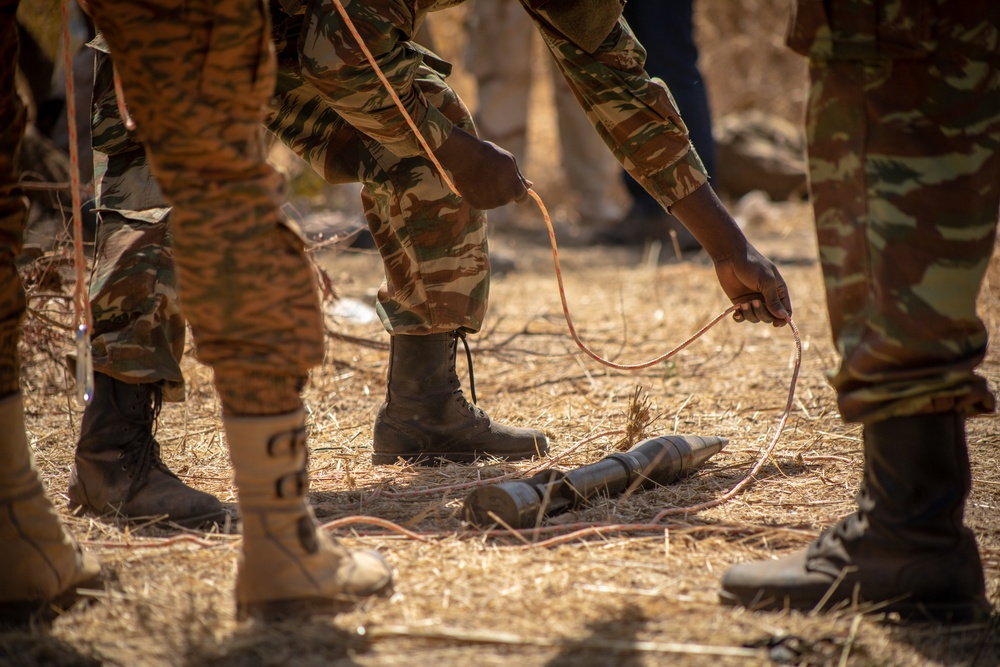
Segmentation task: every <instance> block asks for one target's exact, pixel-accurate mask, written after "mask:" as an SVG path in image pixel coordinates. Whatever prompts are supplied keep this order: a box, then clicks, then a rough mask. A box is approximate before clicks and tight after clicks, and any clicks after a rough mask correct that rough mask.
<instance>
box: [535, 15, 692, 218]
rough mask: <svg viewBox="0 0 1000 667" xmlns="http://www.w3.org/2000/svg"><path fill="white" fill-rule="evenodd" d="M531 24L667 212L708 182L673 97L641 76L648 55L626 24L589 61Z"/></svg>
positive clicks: (622, 158)
mask: <svg viewBox="0 0 1000 667" xmlns="http://www.w3.org/2000/svg"><path fill="white" fill-rule="evenodd" d="M529 13H531V12H529ZM532 18H533V20H534V21H535V24H536V25H537V27H538V30H539V32H541V34H542V37H543V39H544V41H545V43H546V46H547V47H548V48H549V51H550V53H551V54H552V56H553V58H554V60H555V62H556V65H557V66H558V67H559V70H560V71H561V72H562V74H563V77H564V78H565V79H566V81H567V83H568V84H569V87H570V88H571V89H572V90H573V93H574V94H575V95H576V98H577V100H578V101H579V102H580V105H581V107H582V108H583V110H584V111H585V112H586V113H587V116H588V118H589V119H590V121H591V123H592V124H593V125H594V127H595V128H596V129H597V132H598V134H600V136H601V138H602V139H603V140H604V143H605V144H606V145H607V146H608V148H609V149H610V150H611V152H612V153H613V154H614V156H615V158H616V159H617V160H618V162H619V163H620V164H621V165H622V166H623V167H624V168H625V170H626V171H628V172H629V174H631V175H632V176H633V177H634V178H635V179H636V180H637V181H638V182H639V183H640V184H641V185H642V186H643V187H644V188H645V189H646V190H647V191H648V192H650V194H652V195H653V196H654V197H655V198H656V199H657V200H658V201H659V202H660V203H661V204H662V205H663V206H664V208H666V207H670V206H672V205H673V204H674V202H676V201H677V200H679V199H682V198H684V197H686V196H688V195H690V194H691V193H692V192H694V191H695V190H697V189H698V188H700V187H701V186H702V185H703V184H704V183H705V182H707V180H708V179H707V176H706V174H705V168H704V166H703V165H702V163H701V160H700V158H699V157H698V155H697V152H695V150H694V148H693V147H692V145H691V142H690V140H689V138H688V130H687V127H686V126H685V125H684V122H683V121H682V120H681V117H680V114H679V113H678V111H677V109H676V107H675V106H674V104H673V102H672V100H671V98H670V94H669V93H668V91H667V89H666V87H665V86H664V84H663V82H662V81H660V80H659V79H651V78H650V76H649V75H648V74H647V73H646V71H645V70H644V69H643V64H644V62H645V55H646V54H645V50H644V49H643V47H642V45H640V44H639V43H638V42H637V41H636V39H635V37H634V36H633V35H632V33H631V31H630V30H629V29H628V26H627V24H626V23H625V22H624V21H619V23H618V25H617V26H616V27H615V28H614V30H613V31H612V33H611V34H610V35H609V36H608V38H607V39H605V41H604V43H603V44H601V46H600V47H599V48H598V49H597V50H596V51H595V52H594V53H593V54H589V53H586V52H584V51H582V50H581V49H580V48H578V47H577V46H576V45H574V44H573V43H572V42H570V41H569V40H567V39H566V38H565V37H564V36H562V35H561V34H559V33H558V32H557V31H555V30H554V29H553V28H552V27H551V26H549V25H548V24H546V23H545V22H544V21H543V20H541V19H540V18H539V17H538V16H537V15H534V14H532Z"/></svg>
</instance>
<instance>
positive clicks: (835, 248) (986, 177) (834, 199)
mask: <svg viewBox="0 0 1000 667" xmlns="http://www.w3.org/2000/svg"><path fill="white" fill-rule="evenodd" d="M936 4H937V8H936V9H935V10H934V12H935V13H936V17H935V19H934V21H935V23H934V31H935V38H936V45H935V46H934V47H933V48H930V49H929V50H928V52H927V53H925V54H922V55H913V56H911V57H904V58H898V59H889V58H853V59H848V58H816V57H813V58H812V59H811V61H810V72H811V79H812V84H811V91H810V95H809V104H808V117H807V140H808V148H809V171H810V181H811V190H812V195H813V205H814V209H815V215H816V226H817V237H818V240H819V252H820V260H821V263H822V267H823V273H824V278H825V283H826V292H827V306H828V309H829V315H830V322H831V326H832V331H833V335H834V339H835V342H836V344H837V347H838V351H839V353H840V355H841V362H840V365H839V368H836V369H834V370H832V371H830V373H829V379H830V381H831V383H832V385H833V387H834V388H835V389H836V391H837V394H838V402H839V407H840V412H841V414H842V416H843V417H844V419H845V420H847V421H860V422H870V421H880V420H883V419H886V418H889V417H896V416H906V415H912V414H919V413H924V412H946V411H952V410H957V411H960V412H963V413H966V414H975V413H982V412H990V411H992V410H993V409H994V407H995V400H994V396H993V394H992V393H991V390H990V388H989V386H988V384H987V382H986V380H985V379H984V378H983V377H981V376H980V375H978V374H977V373H976V367H977V366H978V365H979V363H980V362H981V361H982V360H983V358H984V355H985V352H986V344H987V331H986V328H985V326H984V325H983V322H982V321H981V320H980V319H979V318H978V317H977V315H976V299H977V295H978V292H979V289H980V285H981V284H982V281H983V275H984V272H985V271H986V268H987V265H988V263H989V261H990V257H991V255H992V252H993V246H994V239H995V236H996V228H997V217H998V210H1000V4H998V3H992V4H990V3H985V4H979V3H968V4H967V3H947V2H938V3H936ZM986 5H990V7H991V9H986ZM977 13H978V14H979V15H978V16H976V14H977ZM986 14H988V15H989V16H985V15H986ZM969 15H971V16H972V17H973V18H971V19H970V18H968V16H969ZM834 46H835V48H836V44H835V45H834Z"/></svg>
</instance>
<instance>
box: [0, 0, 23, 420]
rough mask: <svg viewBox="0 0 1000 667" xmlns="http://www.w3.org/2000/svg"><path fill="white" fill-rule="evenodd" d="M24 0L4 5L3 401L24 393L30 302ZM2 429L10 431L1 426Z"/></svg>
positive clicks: (0, 40) (0, 44)
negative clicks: (23, 345)
mask: <svg viewBox="0 0 1000 667" xmlns="http://www.w3.org/2000/svg"><path fill="white" fill-rule="evenodd" d="M18 2H19V0H0V119H2V120H0V398H3V397H5V396H9V395H10V394H13V393H15V392H17V391H19V390H20V377H21V375H20V372H21V366H20V360H19V358H18V352H17V343H18V340H20V336H21V320H22V319H23V318H24V310H25V302H24V289H23V288H22V286H21V278H20V276H19V275H18V273H17V266H16V265H15V261H16V259H17V257H18V255H20V254H21V239H22V235H23V233H24V223H25V220H26V218H27V214H28V202H27V200H26V199H25V198H24V197H22V196H21V195H20V194H19V193H18V192H17V191H16V190H15V185H16V184H17V180H18V173H17V150H18V147H19V146H20V143H21V136H22V135H23V133H24V127H25V118H26V113H25V109H24V105H23V104H22V103H21V100H20V98H19V97H18V95H17V89H16V86H15V83H14V82H15V71H16V68H17V44H18V41H17V25H16V23H15V21H14V16H15V12H16V11H17V5H18ZM0 428H7V426H6V425H2V424H0Z"/></svg>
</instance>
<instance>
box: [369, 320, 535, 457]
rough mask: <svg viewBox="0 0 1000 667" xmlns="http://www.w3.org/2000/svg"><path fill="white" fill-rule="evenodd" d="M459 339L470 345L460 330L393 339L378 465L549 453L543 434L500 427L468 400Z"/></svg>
mask: <svg viewBox="0 0 1000 667" xmlns="http://www.w3.org/2000/svg"><path fill="white" fill-rule="evenodd" d="M459 337H462V339H463V342H464V335H463V334H461V333H459V332H457V331H455V332H451V333H443V334H431V335H429V336H393V337H392V338H391V343H390V347H389V372H388V379H387V383H386V384H387V391H386V396H385V403H383V404H382V407H381V408H380V409H379V412H378V416H377V417H375V434H374V438H373V439H374V449H375V452H374V454H373V455H372V462H373V463H374V464H375V465H385V464H390V463H395V462H396V461H397V460H399V459H401V458H402V459H405V460H407V461H420V462H425V463H431V462H434V461H437V460H445V461H455V462H460V463H467V462H471V461H475V460H476V459H479V458H498V459H510V460H515V459H530V458H531V457H533V456H544V455H545V454H547V453H548V451H549V441H548V438H546V437H545V434H544V433H542V432H541V431H539V430H536V429H530V428H516V427H512V426H505V425H503V424H497V423H495V422H493V421H491V420H490V417H489V415H487V414H486V413H485V412H484V411H483V410H481V409H479V408H478V407H475V406H474V405H470V404H469V402H468V401H467V400H465V396H464V395H463V394H462V387H461V383H460V382H459V379H458V373H457V372H456V371H455V353H456V350H457V348H458V338H459ZM466 351H467V352H468V347H466ZM469 356H470V357H471V355H469ZM470 361H471V359H470ZM471 375H472V373H471V364H470V378H471ZM472 391H473V396H472V400H473V401H475V400H476V397H475V389H473V390H472Z"/></svg>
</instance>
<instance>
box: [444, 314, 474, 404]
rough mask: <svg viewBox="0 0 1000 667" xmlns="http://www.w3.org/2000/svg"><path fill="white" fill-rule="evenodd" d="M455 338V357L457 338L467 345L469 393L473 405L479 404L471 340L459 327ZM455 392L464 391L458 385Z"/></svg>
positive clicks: (453, 352)
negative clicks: (470, 347) (470, 346)
mask: <svg viewBox="0 0 1000 667" xmlns="http://www.w3.org/2000/svg"><path fill="white" fill-rule="evenodd" d="M455 338H456V345H455V347H454V348H452V353H451V354H452V357H454V356H455V355H456V354H457V352H458V345H457V340H461V341H462V345H464V346H465V358H466V360H467V362H468V365H469V394H470V395H471V396H472V404H473V405H477V404H478V403H479V401H478V400H477V399H476V374H475V372H473V370H472V350H470V349H469V341H468V340H467V339H466V335H465V332H464V331H462V330H461V329H459V330H458V331H456V332H455ZM455 393H456V394H461V393H462V388H461V387H458V388H457V389H456V390H455ZM469 409H470V410H471V409H472V406H469Z"/></svg>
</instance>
